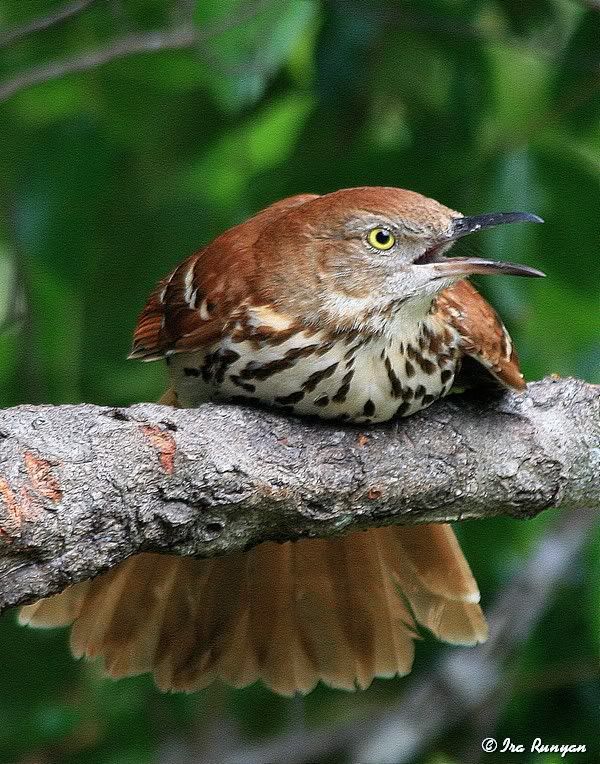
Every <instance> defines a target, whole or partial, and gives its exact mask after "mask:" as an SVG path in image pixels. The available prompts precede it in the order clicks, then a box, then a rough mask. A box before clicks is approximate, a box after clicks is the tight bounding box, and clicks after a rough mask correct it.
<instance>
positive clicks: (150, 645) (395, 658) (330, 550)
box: [21, 525, 487, 695]
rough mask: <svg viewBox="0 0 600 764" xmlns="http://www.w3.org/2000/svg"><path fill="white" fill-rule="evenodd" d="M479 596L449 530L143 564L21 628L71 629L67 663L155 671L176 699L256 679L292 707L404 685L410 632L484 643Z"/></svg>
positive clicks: (132, 563)
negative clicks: (328, 691) (88, 660)
mask: <svg viewBox="0 0 600 764" xmlns="http://www.w3.org/2000/svg"><path fill="white" fill-rule="evenodd" d="M478 596H479V593H478V590H477V585H476V583H475V581H474V579H473V576H472V575H471V572H470V570H469V567H468V565H467V562H466V561H465V559H464V557H463V556H462V553H461V551H460V547H459V546H458V543H457V542H456V539H455V538H454V535H453V533H452V530H451V528H450V527H449V526H439V525H423V526H415V527H413V526H411V527H390V528H379V529H373V530H368V531H363V532H359V533H353V534H350V535H348V536H345V537H340V538H337V539H331V540H323V539H307V540H302V541H298V542H295V543H285V544H275V543H272V542H266V543H264V544H261V545H259V546H257V547H255V548H254V549H252V550H250V551H249V552H246V553H243V554H242V553H238V554H233V555H228V556H226V557H221V558H216V559H213V560H193V559H190V558H178V557H172V556H163V555H157V554H149V553H144V554H139V555H136V556H134V557H131V558H130V559H128V560H126V561H125V562H124V563H122V564H121V565H119V566H117V567H116V568H115V569H114V570H111V571H109V572H108V573H105V574H103V575H101V576H99V577H98V578H96V579H94V580H93V581H87V582H84V583H82V584H77V585H75V586H73V587H70V588H69V589H67V590H65V591H64V592H63V593H62V594H59V595H57V596H55V597H51V598H48V599H45V600H41V601H40V602H38V603H35V604H33V605H29V606H27V607H25V608H23V609H22V611H21V622H22V623H29V624H31V625H33V626H55V625H59V624H70V623H73V631H72V635H71V644H72V648H73V652H74V653H75V654H76V655H86V656H90V657H91V656H94V655H101V656H103V657H104V660H105V664H106V668H107V670H108V672H109V673H110V674H111V675H113V676H123V675H128V674H137V673H142V672H144V671H153V672H154V674H155V678H156V681H157V684H158V685H159V686H160V687H161V688H163V689H178V690H196V689H200V688H202V687H204V686H206V685H207V684H209V683H210V682H211V681H213V680H214V679H216V678H221V679H223V680H225V681H227V682H229V683H230V684H233V685H234V686H244V685H247V684H250V683H251V682H254V681H256V680H257V679H262V680H263V681H264V682H265V684H267V685H268V686H269V687H271V688H272V689H273V690H275V691H276V692H279V693H281V694H284V695H291V694H293V693H294V692H308V691H310V690H311V689H312V688H313V687H314V686H315V685H316V684H317V682H318V681H319V680H322V681H323V682H325V683H326V684H328V685H330V686H333V687H340V688H345V689H354V688H355V687H357V686H358V687H361V688H364V687H367V686H368V685H369V684H370V682H371V681H372V679H373V677H375V676H388V677H389V676H393V675H395V674H400V675H402V674H406V673H408V672H409V671H410V668H411V665H412V661H413V655H414V639H415V638H416V637H417V627H416V623H417V622H418V623H420V624H422V625H423V626H426V627H427V628H428V629H430V630H431V631H432V632H433V633H434V634H435V635H436V636H438V637H439V638H441V639H444V640H446V641H449V642H454V643H459V644H473V643H475V642H480V641H483V640H484V639H485V637H486V633H487V630H486V625H485V621H484V619H483V615H482V614H481V610H480V608H479V605H477V604H476V603H477V599H478Z"/></svg>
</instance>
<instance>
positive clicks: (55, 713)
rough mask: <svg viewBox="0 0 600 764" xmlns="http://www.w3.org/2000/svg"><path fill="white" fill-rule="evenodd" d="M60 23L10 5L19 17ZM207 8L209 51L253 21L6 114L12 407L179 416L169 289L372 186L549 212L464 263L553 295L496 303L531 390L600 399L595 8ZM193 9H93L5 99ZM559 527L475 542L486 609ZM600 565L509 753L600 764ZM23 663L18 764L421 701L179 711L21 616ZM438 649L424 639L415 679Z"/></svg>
mask: <svg viewBox="0 0 600 764" xmlns="http://www.w3.org/2000/svg"><path fill="white" fill-rule="evenodd" d="M60 5H61V3H60V2H58V0H56V1H55V2H50V0H35V1H34V0H29V2H27V3H22V2H21V0H5V2H4V3H3V4H2V8H1V9H0V23H1V24H2V26H5V25H6V26H7V27H8V26H10V25H11V24H13V23H15V24H16V23H22V22H24V21H26V20H27V19H30V18H32V17H34V16H35V15H36V14H42V13H46V12H49V11H50V10H52V9H55V8H57V7H58V6H60ZM196 5H197V7H196V10H195V23H196V24H197V25H198V27H199V28H200V29H207V30H210V29H211V28H212V25H219V24H220V23H221V22H220V20H222V19H223V18H227V17H231V18H235V17H240V23H238V24H237V25H235V24H233V25H232V26H231V28H224V27H225V26H226V25H222V26H223V29H222V31H221V33H220V34H218V35H212V36H211V35H207V37H206V39H202V40H201V41H200V43H199V44H198V45H196V46H194V47H192V48H188V49H183V50H178V51H168V50H166V51H158V52H149V53H145V54H142V55H137V56H132V57H121V58H118V59H116V60H114V61H111V62H109V63H106V64H105V65H103V66H101V67H99V68H95V69H92V70H89V71H85V72H81V73H75V74H68V75H66V76H64V77H62V78H59V79H56V80H53V81H51V82H47V83H45V84H41V85H37V86H35V87H31V88H29V89H25V90H23V91H21V92H19V93H17V94H16V95H14V96H13V97H12V98H11V99H10V100H7V101H6V102H4V103H1V104H0V134H1V135H2V144H1V148H0V202H1V204H2V213H3V214H2V216H1V217H2V219H1V221H0V322H1V327H2V331H1V333H0V397H1V402H2V405H4V406H8V405H13V404H18V403H21V402H40V401H48V402H52V403H64V402H75V401H91V402H96V403H102V404H128V403H132V402H136V401H141V400H153V399H155V398H156V397H157V396H158V395H159V394H160V391H161V387H162V385H163V378H164V374H163V369H162V368H161V367H160V365H158V364H152V365H143V364H133V363H131V362H128V361H126V360H125V357H126V355H127V352H128V347H129V341H130V335H131V331H132V328H133V326H134V323H135V320H136V315H137V313H138V312H139V310H140V309H141V308H142V306H143V303H144V300H145V298H146V296H147V295H148V293H149V292H150V290H151V289H152V287H153V285H154V284H155V282H156V281H157V280H158V278H160V277H161V276H162V275H164V274H165V273H167V272H168V271H169V269H170V268H171V267H172V266H173V265H174V264H175V263H177V262H178V261H179V260H181V259H182V258H183V257H185V256H186V255H188V254H189V253H190V252H192V251H193V250H194V249H196V248H198V247H199V246H201V245H202V244H203V243H205V242H207V241H208V240H209V239H210V238H211V237H213V236H214V235H216V234H217V233H219V232H220V231H222V230H223V229H224V228H225V227H227V226H229V225H232V224H234V223H236V222H238V221H240V220H241V219H243V218H244V217H246V216H248V215H250V214H251V213H253V212H254V211H256V210H258V209H259V208H261V207H262V206H264V205H266V204H268V203H269V202H271V201H273V200H275V199H277V198H280V197H282V196H285V195H288V194H295V193H299V192H308V191H310V192H327V191H330V190H333V189H336V188H340V187H344V186H352V185H364V184H369V185H395V186H402V187H407V188H412V189H414V190H418V191H421V192H422V193H424V194H427V195H430V196H433V197H434V198H436V199H439V200H440V201H442V202H444V203H446V204H448V205H449V206H451V207H453V208H455V209H460V210H461V211H463V212H465V213H470V214H474V213H477V212H482V211H486V210H492V209H510V208H512V209H524V210H530V211H533V212H537V213H539V214H541V215H542V216H543V217H544V218H545V220H546V224H545V225H544V226H539V227H526V226H511V227H508V228H506V229H499V230H496V231H490V232H488V233H486V234H485V235H483V234H482V235H481V236H480V237H476V238H474V239H472V240H470V241H469V242H465V243H464V244H463V243H461V244H460V245H458V247H457V249H458V248H459V247H464V248H470V249H471V250H473V249H475V250H476V251H480V252H481V253H482V254H483V255H489V256H492V257H504V258H508V259H514V260H516V261H519V262H524V263H528V264H530V265H533V266H535V267H537V268H540V269H542V270H544V271H545V272H546V273H547V274H548V278H547V279H546V280H545V281H543V282H541V281H535V282H533V281H526V280H517V279H495V280H493V279H489V280H486V281H485V283H483V282H482V283H481V284H480V286H481V288H482V289H483V290H484V291H485V292H486V294H487V295H488V296H489V297H490V299H491V300H492V301H493V302H494V304H495V305H496V306H497V307H498V309H499V310H500V312H501V313H502V315H503V317H504V319H505V321H506V323H507V325H508V326H509V328H510V330H511V333H512V334H513V337H514V339H515V342H516V344H517V346H518V347H519V349H520V354H521V358H522V362H523V367H524V370H525V372H526V375H527V376H528V377H530V378H536V377H540V376H543V375H544V374H548V373H551V372H555V373H558V374H563V375H567V374H574V375H578V376H582V377H585V378H587V379H589V380H590V381H597V382H598V381H600V334H599V329H600V324H599V320H598V319H599V313H598V308H599V302H598V298H599V290H598V285H599V283H600V259H599V258H598V250H597V247H598V241H599V234H600V216H599V215H598V209H599V199H600V195H599V181H600V172H599V170H600V164H599V160H598V157H599V155H600V126H599V111H600V89H599V87H598V71H599V66H600V14H599V13H596V12H594V11H593V10H591V9H589V8H587V6H586V4H585V3H583V2H581V3H578V2H576V0H535V2H526V3H524V2H520V1H518V0H477V2H472V1H471V0H405V2H391V1H390V2H375V1H374V0H362V1H360V0H348V1H346V2H342V0H335V1H332V0H330V1H329V2H325V1H324V0H323V2H321V3H319V2H317V0H288V1H287V2H284V1H283V0H280V2H272V3H270V4H268V3H263V4H262V5H261V4H260V3H256V9H257V13H256V14H254V15H253V14H252V13H250V12H249V6H250V5H252V4H251V3H246V2H241V3H240V0H227V2H220V1H219V0H203V2H199V1H198V2H197V3H196ZM589 5H591V4H589ZM185 6H186V3H185V2H181V3H174V2H168V0H152V2H148V0H144V2H142V1H141V0H121V2H113V3H100V2H98V3H94V4H92V6H91V7H90V8H89V9H87V10H86V11H85V12H82V13H81V14H79V15H77V16H75V17H74V18H72V19H70V20H69V21H67V22H64V23H62V24H60V25H57V26H56V27H53V28H50V29H48V30H46V31H43V32H39V33H37V34H35V35H30V36H28V37H26V38H24V39H23V40H20V41H17V42H15V43H13V44H12V45H10V46H8V47H6V48H5V49H4V50H0V81H1V80H8V79H10V78H11V77H13V76H15V75H16V74H17V73H18V72H22V71H25V70H27V69H28V68H29V67H32V66H39V65H41V64H44V63H46V62H49V61H52V60H55V59H63V58H68V57H72V56H76V55H78V54H80V53H82V52H85V51H88V50H91V49H95V48H96V47H100V46H104V45H106V44H107V43H108V42H110V41H111V40H113V39H115V38H117V37H121V36H122V35H128V34H131V33H134V32H135V33H141V32H144V31H149V30H156V29H159V28H164V27H166V26H167V25H168V24H170V23H178V20H180V18H181V16H182V14H183V13H184V11H185ZM547 522H548V520H547V519H546V518H539V519H538V520H537V521H535V522H531V523H516V522H509V521H495V522H487V523H478V524H470V525H468V526H465V527H463V528H461V531H462V534H461V535H462V538H463V541H464V544H465V547H466V550H467V555H468V556H469V557H470V559H471V560H472V563H473V568H474V570H475V571H476V572H477V574H478V576H479V578H480V580H481V584H482V589H483V590H484V592H486V597H487V599H488V601H489V600H490V599H491V593H492V592H493V591H494V590H495V589H497V587H498V586H499V585H500V584H502V582H504V581H505V580H506V579H507V577H508V576H509V574H510V572H511V571H512V570H515V569H516V568H517V567H518V566H519V561H520V559H521V558H522V556H523V555H524V554H526V552H527V549H528V548H530V546H531V543H532V542H533V540H534V539H535V538H536V537H537V536H538V535H539V533H540V532H542V531H543V527H544V525H545V524H546V523H547ZM490 544H493V547H492V548H490ZM599 557H600V542H599V541H598V540H596V541H595V545H594V546H593V548H592V549H591V551H590V556H589V558H588V560H587V561H586V564H585V565H582V571H583V570H585V571H593V572H594V573H593V576H594V577H592V576H591V575H588V574H587V573H586V575H583V573H582V575H581V577H579V578H577V579H576V580H573V581H569V582H566V584H565V589H564V591H561V592H559V593H558V594H557V597H556V601H555V602H554V603H552V606H551V609H550V610H549V612H548V614H547V616H546V617H545V619H544V621H543V623H542V624H541V625H540V626H539V627H538V629H537V630H536V632H535V634H534V635H533V636H532V638H531V639H530V640H529V642H528V644H527V646H526V648H525V650H524V652H523V654H522V655H521V656H520V658H519V660H518V661H517V664H516V665H515V666H513V667H510V671H509V672H508V674H507V676H510V677H513V678H514V681H515V685H514V691H513V695H512V698H511V702H510V704H509V706H508V707H507V710H506V711H505V713H504V714H503V715H502V718H501V720H500V723H499V730H500V733H501V734H499V735H498V737H499V738H500V737H502V736H510V737H511V738H513V739H520V740H525V741H530V740H531V739H532V738H533V737H535V736H536V735H539V736H541V737H542V738H543V739H546V740H548V741H549V742H556V741H560V742H585V743H588V745H589V746H590V748H592V747H593V746H594V745H595V743H597V731H598V729H600V718H599V715H598V708H599V702H598V701H599V694H598V684H597V682H598V671H597V668H596V669H594V666H596V667H597V655H598V643H599V641H600V620H599V618H600V617H599V615H598V613H599V612H600V608H599V603H600V580H599V579H598V574H597V571H598V570H599V569H600V566H599V564H598V563H599ZM0 650H1V651H2V656H3V661H2V664H1V665H0V687H1V692H0V762H7V763H8V762H11V763H14V762H19V761H21V762H25V761H29V762H31V761H44V762H54V761H57V762H67V763H68V764H80V763H81V764H83V762H85V763H86V764H88V763H89V762H92V763H97V764H125V763H126V762H127V763H129V762H131V764H134V763H135V764H148V763H149V762H154V761H157V760H158V758H159V753H158V751H160V750H162V751H165V750H167V748H168V747H169V746H171V747H172V746H177V745H182V746H183V745H184V744H188V743H189V745H191V746H192V749H193V750H196V751H198V752H199V753H198V760H200V758H202V751H203V750H205V749H206V750H207V751H210V750H211V749H210V748H209V743H208V742H206V741H209V740H211V739H212V738H214V737H215V735H216V734H217V733H216V732H215V730H218V729H219V728H220V727H219V725H223V724H224V722H223V719H227V720H228V722H227V723H228V724H231V727H232V729H233V730H236V734H239V735H240V736H241V741H242V742H243V739H244V738H246V737H247V738H248V739H252V740H255V739H257V738H260V737H261V736H265V735H269V734H275V733H277V732H279V731H281V730H283V729H286V728H288V729H289V728H292V727H293V726H294V725H297V724H298V723H302V720H305V721H306V723H307V724H309V725H315V726H316V725H323V724H334V723H336V722H340V721H347V720H351V719H357V718H363V717H364V716H367V715H368V714H369V713H371V712H372V711H373V709H374V708H382V707H384V706H385V705H386V704H387V703H389V702H390V700H391V699H393V698H394V697H396V696H397V695H398V693H399V692H401V690H402V687H403V682H402V680H394V681H377V682H375V683H374V685H373V687H372V688H370V689H369V690H368V691H367V692H365V693H362V694H360V695H356V696H353V695H348V694H346V693H341V692H335V691H330V690H327V689H325V688H319V689H317V691H315V693H313V694H312V695H311V696H309V697H308V698H307V699H306V700H304V701H287V700H284V699H280V698H276V697H275V696H273V695H271V694H270V693H269V692H268V691H267V690H265V689H264V688H262V687H252V688H248V689H247V690H245V691H232V690H224V689H223V688H211V689H209V690H207V691H205V692H202V693H198V694H196V695H192V696H181V695H162V694H160V693H158V692H157V691H156V690H155V689H154V687H153V685H152V683H151V681H150V680H149V679H148V678H146V677H142V678H136V679H130V680H124V681H121V682H119V683H116V684H115V683H113V682H111V681H109V680H105V679H102V678H101V676H100V673H99V671H97V669H96V668H95V667H90V666H85V665H83V664H80V663H75V662H73V661H72V660H71V658H70V657H69V653H68V648H67V644H66V637H65V635H64V634H62V633H56V632H53V631H51V632H32V631H27V630H23V629H21V628H19V627H17V626H16V625H15V623H14V619H13V616H12V614H8V615H7V616H4V617H3V619H2V620H1V621H0ZM436 650H437V648H436V647H435V645H434V644H433V643H432V642H430V641H428V643H427V644H421V645H419V647H418V657H417V669H416V670H417V671H419V670H421V671H422V670H423V669H426V668H427V666H428V665H429V663H430V661H431V660H433V659H434V658H435V653H436ZM586 667H588V668H587V669H586ZM579 669H581V670H579ZM586 670H587V674H586ZM545 675H547V677H548V681H546V682H544V681H542V679H543V677H544V676H545ZM567 709H568V713H565V711H566V710H567ZM466 737H468V730H458V731H457V730H454V731H453V732H452V734H451V735H448V736H447V737H446V738H444V739H442V740H440V741H438V744H437V747H436V751H430V752H428V753H427V754H426V755H425V757H424V759H423V761H428V762H439V763H440V764H441V762H449V761H460V760H461V757H462V756H463V753H464V749H463V748H461V745H462V743H461V741H463V742H464V739H465V738H466ZM186 741H187V743H186ZM242 742H241V743H240V744H242ZM203 746H204V749H203ZM207 756H208V758H207V759H206V760H210V754H207ZM558 760H559V759H555V758H553V757H552V756H551V755H549V756H548V757H546V758H544V757H542V756H538V757H535V756H530V757H529V758H528V757H524V758H523V759H522V761H527V762H532V764H533V762H536V763H537V762H541V761H545V762H548V763H549V762H554V761H558ZM587 760H588V761H593V760H595V759H593V758H590V759H587ZM486 761H488V762H490V764H493V762H496V761H497V762H501V761H508V759H505V758H504V757H503V756H502V755H501V754H496V755H493V754H489V755H487V757H486ZM574 761H577V762H580V761H581V762H584V761H586V759H585V758H584V757H578V758H575V759H574Z"/></svg>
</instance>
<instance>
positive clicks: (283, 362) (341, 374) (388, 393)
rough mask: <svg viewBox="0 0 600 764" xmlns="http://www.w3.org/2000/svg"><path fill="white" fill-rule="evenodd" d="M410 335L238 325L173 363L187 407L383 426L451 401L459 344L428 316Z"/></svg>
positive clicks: (176, 382)
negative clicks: (260, 409)
mask: <svg viewBox="0 0 600 764" xmlns="http://www.w3.org/2000/svg"><path fill="white" fill-rule="evenodd" d="M404 328H405V329H410V331H398V332H394V333H388V334H380V335H368V334H364V333H361V332H360V331H358V330H352V331H346V332H343V333H336V334H331V333H327V332H325V331H322V330H317V329H314V328H306V327H299V326H297V325H293V324H291V323H290V324H289V325H285V324H283V325H282V324H281V323H280V324H279V325H278V326H275V327H273V326H268V325H264V324H261V323H260V322H259V321H256V320H255V321H254V323H252V322H250V323H249V322H248V321H243V320H240V321H238V322H234V323H232V325H231V326H230V327H229V330H228V331H227V332H225V333H224V335H223V338H222V339H221V341H220V342H219V343H218V344H217V345H213V346H212V347H210V348H208V349H206V350H204V351H198V352H194V353H185V354H183V353H182V354H176V355H173V356H171V357H170V358H169V359H168V360H169V369H170V374H171V383H172V385H173V386H174V388H175V390H176V392H177V396H178V400H179V403H180V405H182V406H184V407H189V408H193V407H196V406H198V405H200V404H201V403H204V402H206V401H207V400H236V401H243V400H254V401H260V402H262V403H266V404H268V405H270V406H274V407H278V408H282V409H284V410H287V411H290V412H294V413H298V414H307V415H316V416H319V417H322V418H328V419H330V418H339V419H343V420H345V421H352V422H382V421H385V420H387V419H391V418H392V417H394V416H408V415H410V414H413V413H414V412H416V411H418V410H419V409H422V408H425V407H427V406H429V405H430V404H431V403H433V401H435V400H436V399H437V398H440V397H442V396H444V395H446V394H447V393H448V392H449V390H450V388H451V386H452V383H453V380H454V376H455V373H456V371H457V366H458V363H459V357H460V348H459V337H458V334H457V333H456V332H454V331H453V330H452V329H451V328H449V327H447V326H445V325H443V324H441V322H439V321H438V320H437V319H435V317H432V316H428V317H426V318H425V319H424V320H422V321H419V322H417V323H416V324H415V325H414V326H412V327H409V326H405V327H404Z"/></svg>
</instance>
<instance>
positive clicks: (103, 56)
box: [0, 0, 273, 103]
mask: <svg viewBox="0 0 600 764" xmlns="http://www.w3.org/2000/svg"><path fill="white" fill-rule="evenodd" d="M272 3H273V0H253V2H243V3H241V4H240V6H239V8H238V9H237V10H236V12H235V13H231V14H228V15H226V16H225V17H223V18H219V19H216V20H215V21H212V22H211V23H209V24H207V25H206V26H205V27H203V28H202V29H200V28H198V27H196V26H195V25H194V24H193V20H192V18H191V17H190V14H189V13H186V14H185V16H186V17H187V20H185V21H183V22H182V23H180V24H176V25H174V26H172V27H170V28H167V29H163V30H156V31H153V32H143V33H138V34H129V35H125V36H123V37H117V38H115V39H113V40H110V41H109V42H108V43H106V45H104V46H101V47H99V48H95V49H93V50H90V51H84V52H83V53H79V54H77V55H75V56H73V57H71V58H63V59H58V60H56V61H49V62H48V63H45V64H40V65H39V66H33V67H31V68H30V69H25V70H24V71H22V72H19V73H17V74H16V75H15V76H14V77H11V78H9V79H7V80H5V81H4V82H1V83H0V103H2V102H3V101H7V100H8V99H9V98H11V97H12V96H13V95H15V94H16V93H19V92H20V91H22V90H26V89H27V88H29V87H32V86H33V85H39V84H41V83H43V82H50V81H51V80H56V79H60V78H61V77H64V76H65V75H67V74H74V73H77V72H85V71H89V70H90V69H95V68H96V67H98V66H102V65H103V64H107V63H109V62H110V61H115V60H117V59H120V58H127V57H129V56H134V55H139V54H140V53H153V52H156V51H159V50H181V49H185V48H197V47H199V46H201V45H202V44H204V43H205V42H206V41H207V40H209V39H211V38H213V37H217V36H219V35H222V34H224V33H225V32H227V31H229V30H230V29H233V28H235V27H237V26H239V25H241V24H243V23H245V22H247V21H249V20H250V19H252V18H254V17H255V16H257V15H259V14H260V13H262V12H263V11H265V10H267V8H269V7H270V6H271V5H272ZM89 4H90V3H89V2H88V3H87V5H89ZM73 5H75V3H74V4H73ZM81 6H82V7H81V8H80V9H79V10H83V8H85V7H86V4H84V3H81ZM190 10H192V11H193V6H190ZM73 13H74V12H72V13H70V14H69V15H73ZM191 15H192V16H193V13H192V14H191ZM57 20H62V19H57ZM48 21H50V23H47V22H48ZM36 23H39V24H44V23H45V26H42V27H40V28H46V26H50V25H51V24H54V23H56V20H55V19H54V17H50V16H49V17H47V18H42V19H38V20H37V22H36V21H35V20H34V21H33V22H31V23H30V24H29V27H30V28H28V29H26V30H25V27H23V29H21V30H19V29H15V30H9V32H8V33H7V35H8V39H1V38H0V39H1V44H2V46H6V45H7V44H8V43H10V42H14V41H15V40H16V39H19V38H21V37H23V36H24V34H30V33H31V32H32V31H37V27H34V25H35V24H36ZM23 30H25V31H23ZM5 38H6V35H5Z"/></svg>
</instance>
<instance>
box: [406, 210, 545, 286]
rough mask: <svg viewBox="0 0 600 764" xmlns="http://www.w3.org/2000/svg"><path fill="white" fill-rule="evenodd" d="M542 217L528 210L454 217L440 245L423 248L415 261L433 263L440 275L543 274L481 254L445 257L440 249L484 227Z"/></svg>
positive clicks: (537, 275)
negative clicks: (479, 255) (424, 250)
mask: <svg viewBox="0 0 600 764" xmlns="http://www.w3.org/2000/svg"><path fill="white" fill-rule="evenodd" d="M543 222H544V221H543V220H542V218H540V217H538V216H537V215H532V214H531V213H530V212H486V213H485V214H483V215H472V216H471V217H462V218H455V220H454V221H453V223H452V228H451V230H450V235H449V236H448V237H447V238H446V239H445V240H444V241H443V242H440V244H436V245H434V246H433V247H431V249H429V250H427V252H425V254H424V255H422V256H421V257H420V258H419V259H418V260H416V261H415V264H417V265H419V264H429V265H434V268H435V270H436V271H437V272H438V273H439V275H440V278H443V277H444V276H471V275H473V274H484V275H491V274H505V275H508V276H533V277H540V276H545V275H546V274H545V273H542V271H538V270H537V269H535V268H530V267H529V266H527V265H518V264H517V263H506V262H502V261H500V262H498V261H495V260H485V259H484V258H482V257H453V258H450V259H447V258H445V257H444V255H443V251H444V250H445V249H446V248H447V247H448V244H449V243H450V242H453V241H455V240H456V239H461V238H462V237H463V236H467V234H470V233H475V232H476V231H481V230H483V229H484V228H493V227H494V226H497V225H503V224H504V223H543Z"/></svg>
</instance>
